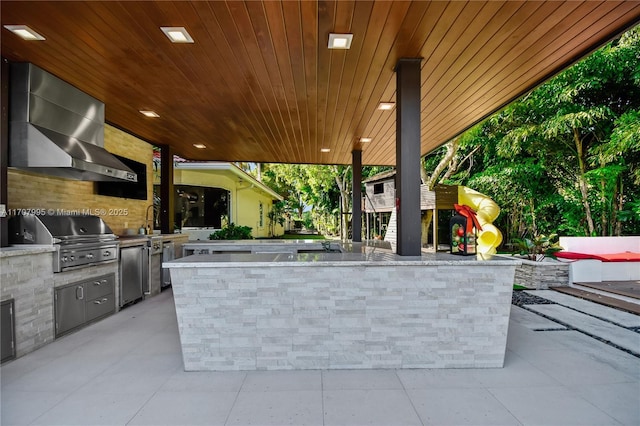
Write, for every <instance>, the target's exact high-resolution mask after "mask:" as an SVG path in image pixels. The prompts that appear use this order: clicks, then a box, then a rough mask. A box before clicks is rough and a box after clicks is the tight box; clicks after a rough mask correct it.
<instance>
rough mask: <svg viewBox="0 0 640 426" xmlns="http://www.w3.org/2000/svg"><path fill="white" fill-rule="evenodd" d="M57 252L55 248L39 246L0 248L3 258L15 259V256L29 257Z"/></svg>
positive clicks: (24, 245)
mask: <svg viewBox="0 0 640 426" xmlns="http://www.w3.org/2000/svg"><path fill="white" fill-rule="evenodd" d="M53 251H55V248H54V247H53V246H50V245H38V244H21V245H15V246H10V247H1V248H0V258H1V257H13V256H27V255H32V254H39V253H49V252H53Z"/></svg>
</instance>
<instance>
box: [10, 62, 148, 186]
mask: <svg viewBox="0 0 640 426" xmlns="http://www.w3.org/2000/svg"><path fill="white" fill-rule="evenodd" d="M10 71H11V76H10V78H11V89H10V90H11V91H10V98H9V105H10V116H9V120H10V125H9V129H10V136H9V166H11V167H15V168H18V169H23V170H28V171H31V172H37V173H44V174H48V175H54V176H58V177H64V178H68V179H77V180H86V181H123V180H124V181H129V182H137V176H136V174H135V173H134V172H133V171H132V170H131V169H130V168H129V167H127V166H126V165H124V164H123V163H122V162H121V161H120V160H118V159H117V158H116V157H114V156H113V155H111V154H110V153H109V152H108V151H107V150H106V149H104V104H103V103H102V102H100V101H98V100H97V99H95V98H93V97H91V96H89V95H88V94H86V93H84V92H82V91H80V90H78V89H77V88H75V87H73V86H72V85H70V84H68V83H66V82H64V81H62V80H60V79H59V78H57V77H55V76H53V75H51V74H49V73H48V72H46V71H44V70H43V69H41V68H39V67H37V66H35V65H33V64H30V63H13V64H11V69H10Z"/></svg>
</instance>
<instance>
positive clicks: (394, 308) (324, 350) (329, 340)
mask: <svg viewBox="0 0 640 426" xmlns="http://www.w3.org/2000/svg"><path fill="white" fill-rule="evenodd" d="M514 268H515V266H506V265H496V264H493V263H492V262H486V264H484V265H482V264H477V263H475V264H474V265H473V266H466V265H460V264H455V263H454V264H449V265H447V264H443V265H437V266H436V265H429V266H425V265H415V264H414V265H402V266H397V265H384V264H380V265H377V264H368V265H367V266H353V265H343V266H337V265H336V264H335V263H334V264H330V265H305V266H296V265H293V264H290V263H289V264H286V263H285V264H282V265H279V264H273V265H272V266H269V267H264V266H251V265H249V264H247V265H246V266H244V267H205V266H203V265H198V267H189V268H172V269H171V275H172V282H173V292H174V300H175V305H176V314H177V318H178V327H179V331H180V339H181V343H182V350H183V360H184V366H185V370H186V371H207V370H273V369H350V368H478V367H502V366H503V362H504V355H505V350H506V339H507V329H508V323H509V314H510V308H511V292H512V284H513V275H514Z"/></svg>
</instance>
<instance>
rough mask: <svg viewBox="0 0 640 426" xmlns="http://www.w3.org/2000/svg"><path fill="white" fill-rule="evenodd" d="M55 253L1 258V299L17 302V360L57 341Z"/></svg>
mask: <svg viewBox="0 0 640 426" xmlns="http://www.w3.org/2000/svg"><path fill="white" fill-rule="evenodd" d="M52 265H53V253H52V252H44V253H43V252H40V253H32V254H30V255H15V254H14V253H10V255H4V253H3V256H2V257H0V281H1V282H2V286H1V287H0V299H1V300H7V299H11V298H13V299H15V306H14V309H15V310H14V315H15V328H16V330H15V337H16V357H20V356H22V355H25V354H27V353H29V352H32V351H34V350H36V349H38V348H39V347H41V346H44V345H46V344H48V343H51V342H52V341H53V339H54V324H53V269H52Z"/></svg>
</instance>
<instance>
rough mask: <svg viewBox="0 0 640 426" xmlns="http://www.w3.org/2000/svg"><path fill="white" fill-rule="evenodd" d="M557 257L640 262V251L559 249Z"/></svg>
mask: <svg viewBox="0 0 640 426" xmlns="http://www.w3.org/2000/svg"><path fill="white" fill-rule="evenodd" d="M555 256H556V257H559V258H561V259H571V260H579V259H596V260H601V261H602V262H640V253H633V252H630V251H627V252H624V253H606V254H590V253H576V252H573V251H559V252H557V253H555Z"/></svg>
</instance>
